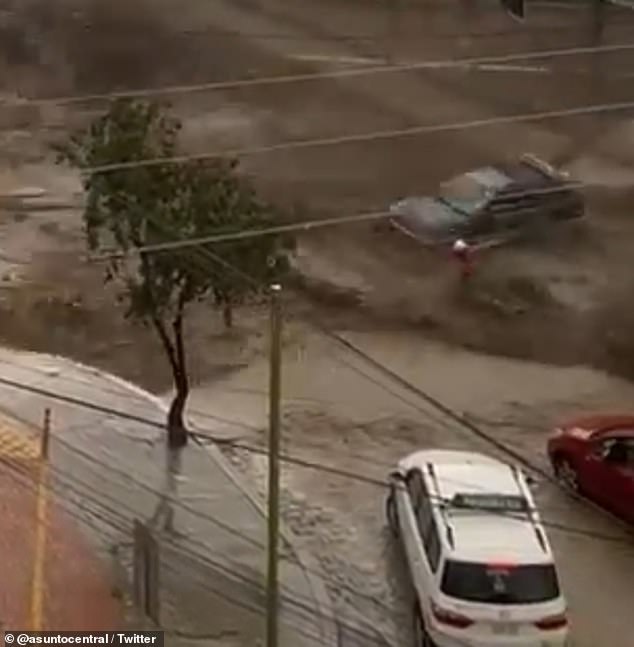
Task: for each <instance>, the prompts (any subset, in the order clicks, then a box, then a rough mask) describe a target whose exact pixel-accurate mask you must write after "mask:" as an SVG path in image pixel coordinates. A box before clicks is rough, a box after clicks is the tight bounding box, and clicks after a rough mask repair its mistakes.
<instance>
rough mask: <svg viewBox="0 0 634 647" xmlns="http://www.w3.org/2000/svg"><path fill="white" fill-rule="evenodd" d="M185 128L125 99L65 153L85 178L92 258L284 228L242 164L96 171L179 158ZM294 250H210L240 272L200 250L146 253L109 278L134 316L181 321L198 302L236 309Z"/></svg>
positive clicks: (282, 243) (116, 266)
mask: <svg viewBox="0 0 634 647" xmlns="http://www.w3.org/2000/svg"><path fill="white" fill-rule="evenodd" d="M180 129H181V124H180V122H179V121H178V120H177V119H175V118H173V117H172V116H169V115H167V114H166V113H164V112H163V111H162V110H161V108H160V107H159V106H158V105H157V104H154V103H144V102H138V101H133V100H129V99H121V100H117V101H115V102H113V103H112V105H111V107H110V109H109V111H108V112H107V113H106V114H105V115H103V116H101V117H99V118H98V119H97V120H96V121H95V122H94V123H93V124H92V126H91V127H90V128H89V129H88V130H86V131H82V132H80V133H77V134H75V135H73V136H72V137H71V138H70V139H69V140H68V141H67V142H66V143H64V144H63V145H62V146H59V147H58V153H59V160H60V162H66V163H68V164H70V165H72V166H74V167H76V168H78V169H81V170H83V187H84V191H85V194H86V208H85V212H84V226H85V233H86V240H87V243H88V247H89V249H90V250H92V251H95V250H102V249H104V248H113V247H114V248H115V249H116V250H118V251H121V252H124V253H125V252H129V251H132V250H134V248H139V247H143V246H145V245H152V244H157V243H162V242H166V241H173V240H178V239H189V238H198V237H204V236H209V235H214V234H220V233H230V232H235V231H240V230H243V229H252V228H263V227H268V226H271V225H273V224H279V219H278V217H276V216H278V214H275V213H274V212H273V211H272V210H271V209H270V208H269V207H268V206H267V205H265V204H263V203H262V202H261V201H260V200H259V199H258V197H257V195H256V194H255V192H254V190H253V188H252V187H251V186H250V185H249V183H248V182H247V181H246V179H245V178H243V177H241V176H240V175H239V174H238V172H237V163H236V162H235V161H227V160H222V159H213V160H185V161H181V162H179V163H165V164H153V165H147V166H140V167H135V168H126V169H120V170H110V171H107V172H102V173H90V172H89V169H91V168H94V167H101V166H108V165H110V164H117V163H122V162H124V163H125V162H135V161H139V160H147V159H154V158H162V157H173V156H176V155H179V151H178V133H179V131H180ZM291 248H292V241H288V240H282V239H281V238H280V237H274V236H261V237H256V238H251V239H245V240H241V241H238V242H235V243H234V242H231V243H229V242H227V243H223V244H222V245H211V246H209V252H210V253H213V254H215V255H218V256H220V257H221V258H222V259H223V260H224V261H225V262H226V263H229V264H231V265H233V266H235V267H237V268H239V270H240V271H241V272H242V274H240V273H239V272H233V271H231V270H228V269H227V267H226V265H225V266H223V265H222V264H220V263H217V262H214V261H213V260H212V259H211V258H210V257H209V256H208V255H206V253H205V250H203V249H201V248H200V247H186V248H183V249H180V250H166V251H161V252H154V253H140V254H138V255H136V256H130V257H128V258H127V259H126V260H117V259H114V260H111V261H109V262H108V264H107V271H106V280H117V281H119V282H120V283H121V285H122V287H123V290H122V292H121V297H122V298H123V299H124V300H125V301H126V303H127V305H128V310H127V314H128V315H129V316H131V317H133V318H135V319H138V320H141V321H144V322H146V323H149V322H151V323H154V324H155V325H157V324H158V323H160V322H167V321H169V320H173V319H174V318H175V317H178V316H182V313H183V311H184V309H185V306H186V305H187V304H188V303H190V302H192V301H193V300H197V299H204V298H210V299H212V300H213V301H214V302H215V303H216V304H218V305H223V306H225V305H227V304H229V305H233V304H236V303H239V302H240V301H241V300H242V299H243V298H244V297H245V296H247V295H248V294H252V293H253V292H257V291H258V290H259V289H261V288H263V287H265V286H266V285H267V284H268V283H269V282H270V281H272V280H275V279H276V278H279V277H280V275H281V274H283V273H284V272H286V270H287V269H288V256H287V252H288V251H289V250H290V249H291ZM134 259H136V260H134ZM245 274H246V275H250V276H252V277H254V279H255V282H254V281H248V280H246V279H245V277H244V275H245Z"/></svg>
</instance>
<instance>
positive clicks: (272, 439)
mask: <svg viewBox="0 0 634 647" xmlns="http://www.w3.org/2000/svg"><path fill="white" fill-rule="evenodd" d="M281 291H282V288H281V286H279V285H272V286H271V292H270V294H271V342H270V343H271V348H270V361H271V366H270V381H269V488H268V569H267V591H266V593H267V596H266V597H267V609H266V611H267V613H266V647H278V621H279V616H278V614H279V608H278V607H279V595H278V546H279V527H280V463H279V458H280V457H279V454H280V422H281V421H280V408H281V368H282V306H281V299H280V297H281Z"/></svg>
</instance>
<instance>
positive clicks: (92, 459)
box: [0, 378, 622, 547]
mask: <svg viewBox="0 0 634 647" xmlns="http://www.w3.org/2000/svg"><path fill="white" fill-rule="evenodd" d="M0 383H5V384H7V386H11V387H13V388H16V389H19V390H25V391H28V392H34V391H35V392H37V393H38V394H39V395H45V396H46V397H49V398H51V399H60V400H62V401H63V402H67V403H70V404H74V405H76V406H82V407H86V408H89V409H92V410H100V409H104V407H101V406H99V405H95V404H94V403H91V402H89V401H85V400H80V399H77V398H72V399H69V398H68V397H67V396H64V395H60V394H56V393H55V392H52V391H46V390H43V389H39V388H38V387H33V386H31V385H29V384H23V383H20V382H16V381H13V380H6V379H5V378H0ZM443 406H444V405H443ZM448 410H449V409H448ZM449 411H451V410H449ZM108 412H109V413H110V415H118V414H122V415H121V417H123V418H128V419H129V416H128V415H127V414H126V413H125V412H119V411H117V410H116V409H110V410H108ZM452 413H453V415H454V416H456V415H458V414H455V412H452ZM135 419H136V421H137V422H142V423H145V424H148V425H151V426H156V424H157V423H155V422H154V421H152V420H149V419H144V418H142V417H139V416H136V417H135ZM458 420H460V421H462V420H463V418H462V417H461V416H459V417H458ZM462 424H463V423H462ZM480 433H484V432H480ZM190 435H191V436H192V437H198V438H201V439H204V440H210V441H212V442H214V443H216V444H218V445H220V446H222V445H225V446H229V447H236V448H238V449H244V450H246V451H249V452H254V453H259V454H264V455H266V454H267V452H266V450H264V449H260V448H257V447H253V446H252V445H246V444H244V443H240V442H237V441H233V440H230V439H222V438H221V439H218V438H216V437H214V436H213V435H212V434H205V433H204V432H190ZM56 440H57V442H59V443H60V444H62V445H63V446H65V447H67V448H69V449H70V450H72V451H73V452H75V453H77V454H78V455H80V456H83V457H84V458H85V459H86V460H88V461H90V462H92V463H95V464H97V465H100V466H102V467H106V468H107V469H110V470H111V471H113V472H115V473H117V474H119V475H120V476H122V477H124V478H126V479H128V480H129V481H130V482H131V483H134V484H136V485H138V486H139V487H141V488H142V489H145V490H148V491H150V492H152V493H157V492H158V491H157V490H155V489H153V488H152V487H151V486H148V485H147V484H146V483H145V482H143V481H139V480H138V479H136V478H135V477H133V476H131V475H130V474H129V472H128V471H126V470H120V469H118V468H114V467H112V466H111V465H109V464H108V463H106V462H104V461H102V460H100V459H98V458H96V457H94V456H93V455H91V454H89V453H88V452H86V451H85V450H83V449H79V448H78V447H77V446H75V445H73V444H72V443H69V442H68V441H66V440H63V439H61V438H59V436H58V437H57V438H56ZM493 442H495V443H496V444H498V445H499V447H500V449H501V450H502V451H504V452H505V453H507V454H510V455H512V456H514V459H515V460H518V462H521V463H523V464H527V459H526V458H525V457H523V456H522V455H521V454H518V453H516V452H515V451H514V450H509V448H508V447H507V446H505V445H504V444H503V443H499V441H495V440H494V441H493ZM280 460H282V461H284V462H288V463H295V464H297V465H300V466H304V467H310V468H311V469H315V470H320V471H324V472H327V473H333V474H335V473H336V474H337V475H339V476H342V477H345V478H349V479H352V480H358V481H360V482H363V483H366V484H372V485H378V486H381V487H386V486H387V485H388V484H387V482H386V481H381V480H379V479H375V478H372V477H368V476H367V475H364V474H359V473H355V472H350V471H347V470H339V469H337V468H330V467H328V466H325V465H323V464H321V463H314V462H311V461H306V460H304V459H300V458H297V457H294V456H289V455H286V454H284V455H282V456H281V457H280ZM527 466H528V467H529V468H530V469H532V470H534V471H536V472H539V473H540V474H542V475H544V476H545V477H546V478H547V479H548V480H550V481H552V480H553V479H552V477H551V476H550V475H549V474H548V473H547V472H544V471H543V470H540V469H539V468H536V467H535V466H534V465H531V464H530V463H528V464H527ZM584 501H585V500H584ZM175 503H176V504H177V505H178V506H179V507H181V508H182V509H184V510H186V511H187V512H189V513H190V514H193V515H194V516H198V517H199V518H201V519H205V520H207V521H210V522H212V523H213V524H214V525H218V526H219V527H221V528H222V529H223V530H225V531H227V532H230V533H231V534H236V535H237V536H239V537H241V538H242V539H245V540H247V541H249V542H251V543H253V544H254V545H256V546H259V547H262V544H261V543H260V542H258V541H257V540H254V539H252V538H249V537H247V536H246V535H243V534H242V533H241V532H240V531H237V530H236V529H234V528H232V527H231V526H227V525H226V524H225V523H224V522H221V521H219V520H218V519H217V518H215V517H212V516H210V515H207V514H205V513H200V511H198V510H196V509H194V508H191V506H189V505H187V504H185V503H183V502H182V501H175ZM542 523H543V524H544V526H549V525H551V522H550V521H548V520H543V521H542ZM553 523H556V522H553ZM556 528H557V529H558V530H562V531H564V530H565V531H567V532H570V533H572V534H579V535H582V536H588V537H590V538H594V539H603V540H605V541H610V542H615V541H616V542H620V541H622V540H621V538H619V537H615V536H610V535H602V534H600V533H594V532H592V531H587V530H585V529H579V528H574V527H569V526H566V525H565V524H556Z"/></svg>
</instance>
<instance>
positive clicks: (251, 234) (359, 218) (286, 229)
mask: <svg viewBox="0 0 634 647" xmlns="http://www.w3.org/2000/svg"><path fill="white" fill-rule="evenodd" d="M632 107H634V103H633V104H632ZM583 187H585V184H584V183H583V182H568V183H566V184H565V185H563V186H553V187H545V188H543V189H533V190H526V191H517V192H512V193H508V194H506V195H505V198H508V199H515V198H523V197H532V196H538V195H548V194H552V193H560V192H561V191H562V190H566V189H569V190H570V189H576V188H583ZM536 211H539V208H537V207H529V208H519V209H514V210H511V211H509V213H513V214H519V213H534V212H536ZM396 215H397V214H395V213H394V212H392V211H389V210H387V211H386V210H382V211H370V212H367V213H360V214H354V215H351V216H335V217H331V218H321V219H319V220H308V221H302V222H294V223H288V224H283V225H274V226H272V227H262V228H256V227H253V228H249V229H242V230H239V231H233V232H226V233H217V234H210V235H209V236H200V237H197V238H181V239H176V240H167V241H165V242H162V243H152V244H148V245H141V246H139V247H134V248H132V249H130V250H127V251H125V252H122V251H104V252H102V253H100V254H96V255H94V256H90V257H89V260H91V261H93V262H103V261H108V260H111V259H121V258H125V257H127V256H130V255H137V254H143V253H157V252H164V251H170V250H174V249H183V248H188V247H198V246H203V245H211V244H216V243H223V242H232V241H238V240H245V239H250V238H258V237H260V236H270V235H276V234H285V233H294V232H306V231H310V230H312V229H320V228H322V227H332V226H336V225H343V224H354V223H357V222H369V221H374V220H384V219H386V218H394V217H395V216H396ZM454 240H455V237H450V238H446V239H440V240H438V241H435V242H434V243H433V244H432V243H430V246H436V247H439V246H442V245H444V244H449V243H452V242H454ZM205 251H206V252H209V250H208V249H206V250H205Z"/></svg>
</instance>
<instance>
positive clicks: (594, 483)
mask: <svg viewBox="0 0 634 647" xmlns="http://www.w3.org/2000/svg"><path fill="white" fill-rule="evenodd" d="M613 442H614V440H613V439H606V440H602V441H601V442H598V443H593V444H592V445H591V447H590V448H588V451H587V453H586V454H585V455H584V456H583V459H582V462H581V465H580V466H579V481H580V484H581V487H582V488H583V491H584V492H585V494H587V496H588V497H589V498H591V499H592V500H594V501H596V502H597V503H599V504H600V505H602V506H605V507H607V508H610V507H611V506H610V499H611V494H610V487H609V482H610V481H611V478H610V469H611V465H610V464H609V462H608V461H606V460H605V459H606V453H607V452H608V450H609V448H610V447H611V445H612V443H613Z"/></svg>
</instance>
